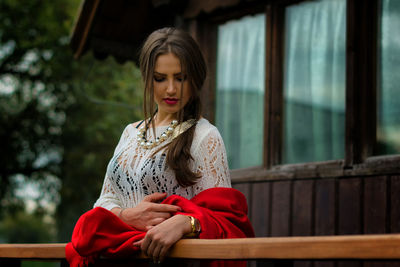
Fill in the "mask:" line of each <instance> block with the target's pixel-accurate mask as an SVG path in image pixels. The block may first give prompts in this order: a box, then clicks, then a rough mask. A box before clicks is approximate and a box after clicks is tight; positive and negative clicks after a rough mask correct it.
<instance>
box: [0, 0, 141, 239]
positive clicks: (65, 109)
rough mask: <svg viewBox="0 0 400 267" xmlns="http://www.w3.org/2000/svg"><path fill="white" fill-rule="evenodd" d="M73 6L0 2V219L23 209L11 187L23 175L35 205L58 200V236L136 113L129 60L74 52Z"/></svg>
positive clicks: (135, 80) (65, 0) (135, 76)
mask: <svg viewBox="0 0 400 267" xmlns="http://www.w3.org/2000/svg"><path fill="white" fill-rule="evenodd" d="M78 6H79V0H73V1H71V0H58V1H39V0H34V1H28V0H21V1H14V0H2V1H1V2H0V140H1V141H0V142H1V152H2V153H0V219H2V220H6V219H7V220H8V219H9V218H14V219H16V218H17V217H16V215H17V213H18V212H19V211H21V210H24V207H23V205H24V204H23V203H22V202H21V200H20V199H19V196H18V195H17V194H16V190H15V189H16V188H17V187H18V183H17V182H16V181H17V180H18V179H19V178H21V177H22V179H23V181H24V182H36V183H37V184H38V188H39V190H40V194H39V196H38V197H37V199H36V202H37V203H38V206H39V209H42V210H46V208H47V207H46V205H49V203H50V204H53V205H54V204H56V205H58V208H57V212H56V214H57V216H56V219H57V220H58V224H57V225H59V226H60V229H59V233H60V234H59V236H60V239H61V240H63V241H66V240H68V239H69V238H70V234H71V230H72V227H73V224H74V223H75V221H76V219H77V217H78V216H79V215H80V214H81V213H82V212H83V211H84V210H86V209H88V208H90V207H91V206H92V205H93V202H94V200H95V199H96V198H97V196H98V194H99V193H100V188H101V183H102V180H103V176H104V172H105V168H106V165H107V161H108V159H109V157H110V156H111V154H112V151H113V148H114V146H115V144H116V142H117V141H118V138H119V135H120V134H121V132H122V129H123V128H124V126H125V125H126V124H128V123H129V122H132V121H134V120H137V119H138V118H139V117H140V113H141V112H140V111H139V110H140V108H138V107H140V105H141V92H140V90H138V87H140V82H139V80H140V78H139V72H138V70H137V68H136V67H135V66H134V64H133V63H127V64H125V65H119V64H117V63H116V62H115V61H114V60H113V59H111V58H109V59H107V60H106V61H103V62H99V61H96V60H95V59H94V58H93V57H92V55H90V54H88V55H86V56H85V57H84V58H82V59H81V60H80V61H74V60H73V56H72V53H71V52H72V51H71V50H70V48H69V34H70V32H71V30H72V25H73V20H74V19H75V18H74V16H75V15H76V12H77V10H78ZM50 178H51V179H50ZM60 184H61V188H59V186H60ZM44 198H46V199H47V201H42V200H43V199H44ZM10 214H14V215H15V216H11V215H10Z"/></svg>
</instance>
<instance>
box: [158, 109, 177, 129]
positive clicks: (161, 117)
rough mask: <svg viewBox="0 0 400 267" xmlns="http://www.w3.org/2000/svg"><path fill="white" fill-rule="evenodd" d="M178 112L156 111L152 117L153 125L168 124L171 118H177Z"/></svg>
mask: <svg viewBox="0 0 400 267" xmlns="http://www.w3.org/2000/svg"><path fill="white" fill-rule="evenodd" d="M177 119H178V114H170V113H162V112H160V111H159V112H157V114H156V115H155V118H154V123H155V126H163V125H169V124H170V123H171V121H172V120H177Z"/></svg>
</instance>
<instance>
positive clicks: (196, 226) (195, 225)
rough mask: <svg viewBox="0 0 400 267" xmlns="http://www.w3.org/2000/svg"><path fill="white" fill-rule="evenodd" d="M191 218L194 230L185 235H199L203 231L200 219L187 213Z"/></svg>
mask: <svg viewBox="0 0 400 267" xmlns="http://www.w3.org/2000/svg"><path fill="white" fill-rule="evenodd" d="M187 216H188V217H189V219H190V225H191V226H192V231H191V232H190V233H188V234H186V235H185V237H197V236H199V234H200V232H201V225H200V222H199V220H197V219H196V218H194V217H192V216H189V215H187Z"/></svg>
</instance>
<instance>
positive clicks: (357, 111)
mask: <svg viewBox="0 0 400 267" xmlns="http://www.w3.org/2000/svg"><path fill="white" fill-rule="evenodd" d="M306 1H307V0H302V1H300V0H275V1H267V2H266V3H265V2H264V3H258V2H253V3H252V4H251V5H249V6H246V7H245V8H243V6H240V4H239V5H238V6H236V7H233V8H231V9H226V10H224V11H217V12H214V13H212V14H210V15H208V16H205V17H200V18H198V19H197V20H196V21H194V22H193V23H191V25H190V27H189V29H190V32H191V33H192V34H193V36H195V38H196V39H197V41H198V42H199V43H200V45H201V47H202V49H203V52H204V54H205V57H206V60H207V62H208V66H209V78H208V80H207V81H206V85H205V88H207V89H208V90H204V91H203V94H202V99H203V103H205V107H204V110H205V111H206V112H205V114H204V115H205V116H206V117H207V118H209V119H210V121H211V122H215V95H216V85H215V83H216V50H217V41H218V37H217V28H218V25H219V24H222V23H224V22H226V21H228V20H232V19H237V18H240V17H243V16H246V15H253V14H259V13H262V12H264V13H265V17H266V29H265V30H266V42H265V45H266V50H265V51H266V53H265V64H266V65H265V66H266V67H265V70H266V73H265V105H264V106H265V110H264V136H265V138H264V140H263V150H264V153H263V161H262V162H263V164H262V166H258V167H250V168H242V169H234V170H231V178H232V181H233V182H249V181H264V180H270V179H278V180H280V179H303V178H305V179H310V178H325V177H344V176H360V175H362V176H365V175H373V174H375V175H376V174H394V173H399V172H400V154H399V155H384V156H374V148H375V142H376V127H377V103H376V96H377V68H378V67H377V53H378V51H377V49H378V24H379V14H380V9H379V8H378V6H379V0H372V1H366V2H363V3H362V4H359V2H358V1H357V0H347V1H346V5H347V6H346V82H345V86H346V88H345V90H346V100H345V101H346V103H345V106H346V115H345V116H346V117H345V144H343V145H344V146H345V155H344V158H343V159H340V160H331V161H320V162H307V163H297V164H281V156H282V142H283V120H282V117H283V116H282V115H283V71H284V70H283V60H282V59H283V56H284V55H283V53H284V51H283V47H284V27H285V25H284V23H285V18H284V14H285V8H286V7H287V6H289V5H293V4H298V3H301V2H306Z"/></svg>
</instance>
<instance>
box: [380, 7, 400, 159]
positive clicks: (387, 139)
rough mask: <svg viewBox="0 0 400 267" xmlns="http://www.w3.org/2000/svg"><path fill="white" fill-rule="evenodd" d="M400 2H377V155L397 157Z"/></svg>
mask: <svg viewBox="0 0 400 267" xmlns="http://www.w3.org/2000/svg"><path fill="white" fill-rule="evenodd" d="M399 29H400V1H398V0H382V1H381V23H380V29H379V32H380V34H379V39H378V45H379V46H378V47H379V48H378V49H379V51H378V54H379V57H378V62H379V65H378V86H377V87H378V104H377V107H378V114H377V134H376V135H377V145H378V146H377V151H376V153H377V154H378V155H386V154H400V88H399V84H400V69H399V66H400V34H399Z"/></svg>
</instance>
